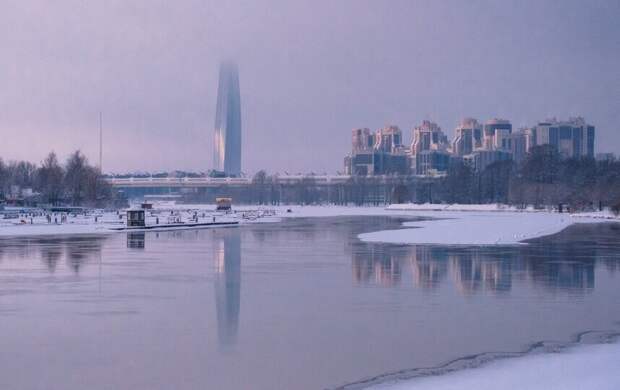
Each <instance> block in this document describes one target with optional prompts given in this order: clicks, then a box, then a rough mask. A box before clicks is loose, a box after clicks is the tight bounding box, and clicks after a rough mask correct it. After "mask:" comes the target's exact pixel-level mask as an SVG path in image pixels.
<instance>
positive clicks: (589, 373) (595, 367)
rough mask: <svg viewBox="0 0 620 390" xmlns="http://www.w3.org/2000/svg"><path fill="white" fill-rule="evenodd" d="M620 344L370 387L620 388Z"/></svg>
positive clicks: (395, 389) (441, 389) (446, 389)
mask: <svg viewBox="0 0 620 390" xmlns="http://www.w3.org/2000/svg"><path fill="white" fill-rule="evenodd" d="M618 361H620V344H618V343H614V344H598V345H585V346H578V347H574V348H571V349H569V350H567V351H564V352H559V353H543V354H536V355H530V356H525V357H519V358H514V359H502V360H498V361H495V362H493V363H489V364H487V365H484V366H482V367H478V368H475V369H466V370H460V371H456V372H453V373H449V374H445V375H441V376H434V377H426V378H417V379H412V380H407V381H401V382H396V383H385V384H382V385H378V386H375V387H372V389H373V390H409V389H415V390H426V389H433V390H452V389H454V390H456V389H476V390H487V389H489V390H490V389H530V390H549V389H562V390H578V389H579V390H581V389H597V390H612V389H613V390H615V389H620V374H619V373H618V369H617V362H618Z"/></svg>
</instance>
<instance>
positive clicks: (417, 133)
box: [411, 120, 448, 154]
mask: <svg viewBox="0 0 620 390" xmlns="http://www.w3.org/2000/svg"><path fill="white" fill-rule="evenodd" d="M447 149H448V137H447V136H446V135H445V134H444V132H443V131H441V127H439V125H438V124H437V123H435V122H431V121H427V120H425V121H422V124H421V125H420V126H416V127H415V128H414V129H413V142H412V143H411V154H416V153H418V152H422V151H425V150H442V151H443V150H447Z"/></svg>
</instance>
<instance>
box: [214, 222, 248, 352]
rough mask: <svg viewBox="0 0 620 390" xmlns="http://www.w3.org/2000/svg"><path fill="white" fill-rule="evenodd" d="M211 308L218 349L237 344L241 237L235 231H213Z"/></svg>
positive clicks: (238, 232) (239, 305)
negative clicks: (213, 281) (213, 273)
mask: <svg viewBox="0 0 620 390" xmlns="http://www.w3.org/2000/svg"><path fill="white" fill-rule="evenodd" d="M213 238H214V243H213V244H214V253H213V258H214V260H215V308H216V312H217V333H218V339H219V343H220V345H221V346H231V345H234V344H235V343H236V342H237V333H238V331H239V312H240V309H241V234H240V231H239V229H218V230H213Z"/></svg>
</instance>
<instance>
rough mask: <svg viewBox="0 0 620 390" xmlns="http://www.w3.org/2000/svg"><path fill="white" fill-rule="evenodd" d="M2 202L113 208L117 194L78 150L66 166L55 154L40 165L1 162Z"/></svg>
mask: <svg viewBox="0 0 620 390" xmlns="http://www.w3.org/2000/svg"><path fill="white" fill-rule="evenodd" d="M0 201H4V202H15V203H24V204H28V205H35V204H37V205H40V204H48V205H53V206H56V205H61V204H62V205H73V206H92V207H103V206H108V205H111V203H112V202H113V201H114V193H113V191H112V187H111V186H110V185H109V184H108V183H107V182H106V181H105V180H104V179H103V176H102V175H101V172H100V171H99V168H96V167H94V166H92V165H90V164H89V163H88V159H87V158H86V157H85V156H84V154H82V153H81V152H80V151H79V150H78V151H75V152H73V153H71V155H70V156H69V157H68V158H67V160H66V161H65V162H64V164H61V163H60V162H59V160H58V157H57V156H56V153H54V152H51V153H50V154H48V155H47V157H46V158H45V159H44V160H43V161H42V162H41V164H40V165H35V164H33V163H30V162H27V161H11V162H8V163H5V162H4V161H3V160H2V159H0Z"/></svg>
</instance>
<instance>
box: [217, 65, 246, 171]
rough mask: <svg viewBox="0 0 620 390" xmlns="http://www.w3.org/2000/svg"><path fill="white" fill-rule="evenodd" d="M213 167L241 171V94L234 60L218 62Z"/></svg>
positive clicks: (220, 169) (219, 169)
mask: <svg viewBox="0 0 620 390" xmlns="http://www.w3.org/2000/svg"><path fill="white" fill-rule="evenodd" d="M214 135H215V137H214V143H213V168H214V169H215V170H217V171H220V172H223V173H224V174H225V175H226V176H239V174H240V173H241V97H240V94H239V71H238V69H237V65H236V64H234V63H229V62H227V63H223V64H221V65H220V80H219V84H218V88H217V107H216V113H215V134H214Z"/></svg>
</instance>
